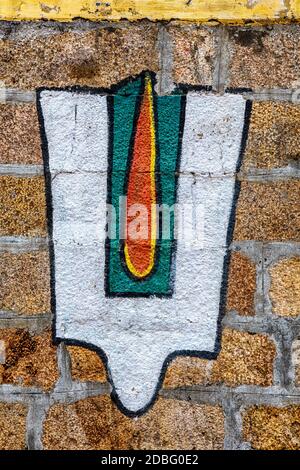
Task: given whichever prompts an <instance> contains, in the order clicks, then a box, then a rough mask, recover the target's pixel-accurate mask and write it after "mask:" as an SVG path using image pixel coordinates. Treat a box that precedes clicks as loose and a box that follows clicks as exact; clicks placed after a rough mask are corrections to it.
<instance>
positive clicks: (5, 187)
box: [0, 176, 46, 236]
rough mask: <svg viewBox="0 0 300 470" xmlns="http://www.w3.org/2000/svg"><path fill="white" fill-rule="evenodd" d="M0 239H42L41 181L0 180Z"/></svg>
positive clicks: (42, 184)
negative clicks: (15, 237)
mask: <svg viewBox="0 0 300 470" xmlns="http://www.w3.org/2000/svg"><path fill="white" fill-rule="evenodd" d="M0 207H1V211H0V236H3V235H27V236H38V235H41V236H43V235H46V205H45V186H44V178H41V177H34V178H21V177H14V176H0Z"/></svg>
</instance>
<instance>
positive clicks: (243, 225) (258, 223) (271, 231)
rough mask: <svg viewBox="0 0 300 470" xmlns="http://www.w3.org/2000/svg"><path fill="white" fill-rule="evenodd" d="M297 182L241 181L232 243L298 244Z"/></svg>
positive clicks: (299, 191)
mask: <svg viewBox="0 0 300 470" xmlns="http://www.w3.org/2000/svg"><path fill="white" fill-rule="evenodd" d="M299 199H300V181H297V180H286V181H272V182H263V183H254V182H249V181H243V182H242V184H241V192H240V196H239V201H238V206H237V213H236V224H235V230H234V239H235V240H261V241H267V240H277V241H286V240H291V241H299V240H300V206H299Z"/></svg>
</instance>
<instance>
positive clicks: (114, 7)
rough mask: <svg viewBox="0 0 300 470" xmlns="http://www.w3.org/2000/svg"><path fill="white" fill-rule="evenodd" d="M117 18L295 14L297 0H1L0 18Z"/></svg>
mask: <svg viewBox="0 0 300 470" xmlns="http://www.w3.org/2000/svg"><path fill="white" fill-rule="evenodd" d="M73 18H85V19H89V20H94V21H97V20H98V21H99V20H113V21H116V20H117V21H118V20H120V19H124V18H126V19H129V20H139V19H142V18H147V19H150V20H172V19H179V20H188V21H211V20H213V21H221V22H222V21H224V22H230V21H231V22H232V21H233V22H239V21H240V22H243V21H245V20H252V21H262V20H269V21H270V20H275V21H278V20H284V19H292V18H294V19H298V18H299V0H291V1H289V2H286V1H284V0H258V1H253V2H252V1H249V0H242V1H240V0H211V1H209V2H208V1H205V0H191V1H186V0H175V1H174V0H111V1H109V2H101V1H99V2H96V1H95V0H93V1H91V0H77V1H76V2H74V1H72V0H51V1H45V2H40V1H38V0H22V1H21V0H3V1H2V2H1V5H0V19H5V20H36V19H53V20H58V21H70V20H72V19H73Z"/></svg>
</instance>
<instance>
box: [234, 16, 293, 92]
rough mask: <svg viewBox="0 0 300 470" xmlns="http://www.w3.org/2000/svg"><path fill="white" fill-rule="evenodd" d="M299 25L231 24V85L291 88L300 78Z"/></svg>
mask: <svg viewBox="0 0 300 470" xmlns="http://www.w3.org/2000/svg"><path fill="white" fill-rule="evenodd" d="M299 44H300V28H299V26H297V25H289V26H288V27H286V26H280V25H277V26H273V27H272V28H268V29H267V28H253V27H248V28H231V29H230V47H229V49H230V56H231V60H230V63H229V80H228V85H229V86H231V87H246V88H252V89H259V88H276V87H278V88H291V87H292V86H293V85H294V84H295V82H297V81H299V79H300V54H299V52H300V49H299Z"/></svg>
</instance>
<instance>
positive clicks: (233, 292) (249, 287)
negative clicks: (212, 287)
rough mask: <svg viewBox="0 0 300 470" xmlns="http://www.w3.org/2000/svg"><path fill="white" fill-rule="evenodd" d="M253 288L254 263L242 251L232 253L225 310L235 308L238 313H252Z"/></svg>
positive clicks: (254, 282) (254, 278) (254, 281)
mask: <svg viewBox="0 0 300 470" xmlns="http://www.w3.org/2000/svg"><path fill="white" fill-rule="evenodd" d="M255 290H256V268H255V264H254V263H253V262H252V261H251V260H250V259H249V258H248V257H247V256H246V255H244V254H242V253H238V252H234V253H232V254H231V259H230V267H229V278H228V288H227V310H235V311H236V312H237V313H238V314H239V315H245V316H247V315H254V295H255Z"/></svg>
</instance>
